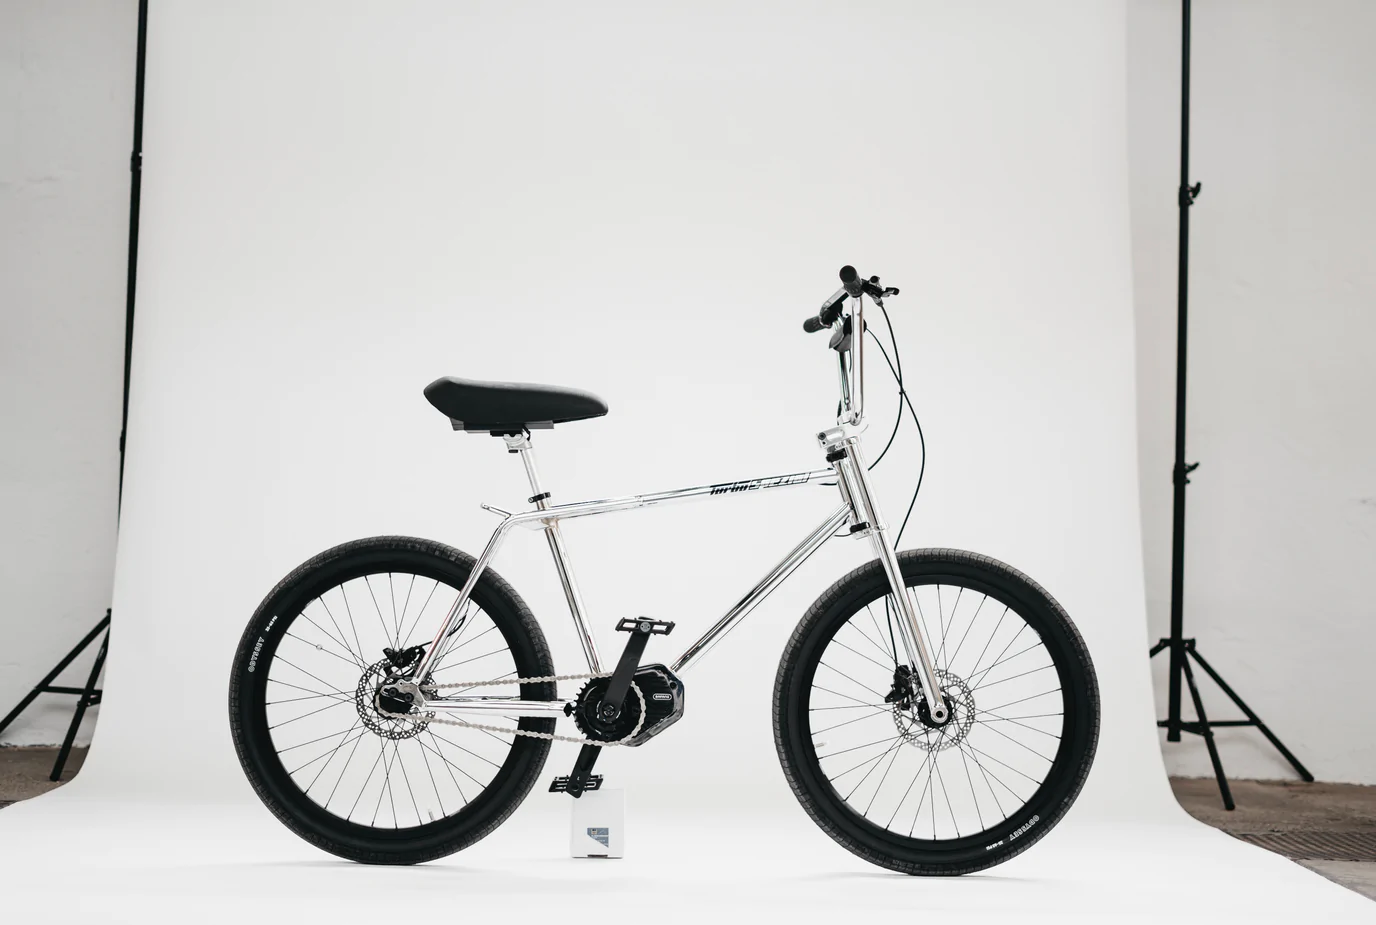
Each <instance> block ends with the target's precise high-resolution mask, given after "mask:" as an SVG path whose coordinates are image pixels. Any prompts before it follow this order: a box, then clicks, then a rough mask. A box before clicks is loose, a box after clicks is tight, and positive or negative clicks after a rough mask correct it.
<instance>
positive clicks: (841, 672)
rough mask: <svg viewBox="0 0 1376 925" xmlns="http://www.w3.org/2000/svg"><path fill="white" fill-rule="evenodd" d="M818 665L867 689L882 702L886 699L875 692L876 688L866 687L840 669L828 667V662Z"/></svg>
mask: <svg viewBox="0 0 1376 925" xmlns="http://www.w3.org/2000/svg"><path fill="white" fill-rule="evenodd" d="M818 665H819V666H821V667H822V668H831V670H832V671H834V672H836V673H837V674H839V675H840V676H841V677H843V678H845V679H846V680H847V681H850V682H851V683H852V684H857V685H859V686H860V687H863V688H865V690H867V691H869V692H870V693H871V694H873V695H874V696H876V697H878V698H879V699H880V700H883V699H884V695H883V694H881V693H879V691H877V690H875V689H874V688H872V687H870V686H868V685H866V684H861V683H860V682H859V681H857V680H855V679H854V678H852V677H851V676H850V675H848V674H846V673H845V672H844V671H841V670H840V669H838V668H833V667H832V666H831V665H828V664H827V663H826V662H818Z"/></svg>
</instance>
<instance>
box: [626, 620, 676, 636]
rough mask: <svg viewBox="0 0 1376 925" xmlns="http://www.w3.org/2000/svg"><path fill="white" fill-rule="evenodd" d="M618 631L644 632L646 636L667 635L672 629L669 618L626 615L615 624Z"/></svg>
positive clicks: (672, 625)
mask: <svg viewBox="0 0 1376 925" xmlns="http://www.w3.org/2000/svg"><path fill="white" fill-rule="evenodd" d="M616 631H617V632H618V633H644V634H645V635H647V636H668V635H669V634H670V633H672V632H673V631H674V624H673V622H672V621H670V620H652V619H650V618H649V617H635V618H631V617H627V618H626V619H625V620H622V621H621V622H620V623H618V624H616Z"/></svg>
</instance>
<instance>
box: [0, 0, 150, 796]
mask: <svg viewBox="0 0 1376 925" xmlns="http://www.w3.org/2000/svg"><path fill="white" fill-rule="evenodd" d="M147 47H148V0H139V26H138V52H137V57H136V63H135V66H134V67H135V70H134V151H133V154H132V155H130V159H129V171H130V181H129V268H128V276H127V280H128V282H127V285H126V287H125V300H124V402H123V410H122V417H121V420H120V428H119V489H118V492H119V494H118V495H117V498H118V501H117V502H116V503H117V504H118V503H119V502H120V501H122V500H123V498H124V432H125V430H126V429H127V428H128V426H129V360H130V356H131V352H132V350H133V346H134V282H135V278H136V273H137V270H138V256H139V193H140V190H141V188H142V179H143V72H144V60H145V58H146V53H147ZM102 632H104V633H105V638H104V639H102V640H101V643H100V649H99V650H97V652H96V660H95V663H94V664H93V665H92V666H91V673H90V675H89V676H88V677H87V679H86V686H85V687H65V686H63V685H58V684H53V683H52V682H53V680H54V679H56V678H57V676H58V675H59V674H61V673H62V670H63V669H64V668H66V667H67V666H68V665H70V664H71V663H72V662H73V661H75V660H76V657H77V656H78V655H80V654H81V653H82V652H83V651H85V649H86V647H87V646H89V645H90V644H91V643H92V642H94V641H95V638H96V637H97V636H99V635H100V634H101V633H102ZM109 651H110V611H109V610H106V611H105V616H104V617H102V618H101V620H100V622H99V623H97V624H96V625H95V628H94V629H93V630H91V631H90V632H89V633H87V634H86V635H85V637H83V638H82V640H81V641H80V642H78V643H77V644H76V647H75V648H73V649H72V651H70V652H68V653H67V655H66V656H65V657H64V658H63V659H62V661H60V662H58V663H57V664H56V665H55V666H54V667H53V670H52V671H49V672H48V673H47V674H46V675H45V676H44V677H43V680H42V681H39V682H38V684H36V685H35V686H34V688H33V690H31V691H29V692H28V694H26V695H25V697H24V699H23V700H21V701H19V704H18V705H17V706H16V707H15V708H14V709H13V710H11V711H10V712H9V714H8V715H6V716H5V718H4V719H3V720H0V732H4V731H5V729H6V728H7V727H8V726H9V724H10V723H12V722H14V721H15V720H16V719H17V718H18V717H19V714H21V713H23V712H24V710H25V709H26V708H27V707H28V706H29V704H31V703H33V702H34V701H35V700H36V699H38V695H39V694H68V695H72V696H75V697H76V698H77V702H76V712H75V713H74V714H73V715H72V722H71V725H70V726H68V727H67V736H66V738H64V739H63V740H62V748H61V749H60V750H59V751H58V753H57V761H56V762H55V763H54V764H53V770H52V773H51V774H50V775H48V779H49V780H60V779H61V777H62V769H63V768H64V767H66V765H67V758H68V757H69V756H70V755H71V753H72V743H73V742H74V741H76V734H77V730H78V729H80V728H81V720H82V719H83V718H84V717H85V716H86V710H87V709H88V708H89V707H93V706H95V705H97V704H98V703H100V696H101V690H100V688H98V687H96V681H97V680H99V678H100V670H101V669H102V668H104V667H105V656H106V654H107V653H108V652H109Z"/></svg>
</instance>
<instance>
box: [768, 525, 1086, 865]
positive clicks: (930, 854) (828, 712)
mask: <svg viewBox="0 0 1376 925" xmlns="http://www.w3.org/2000/svg"><path fill="white" fill-rule="evenodd" d="M898 559H899V563H900V567H901V569H902V573H903V576H904V581H905V583H906V584H907V586H908V588H909V593H910V594H911V595H912V596H913V599H914V602H915V604H916V606H917V610H918V613H919V620H920V622H921V623H922V624H923V626H924V629H925V631H926V634H927V638H928V640H929V641H930V643H931V646H932V652H933V656H934V660H935V663H936V669H937V676H938V678H939V679H940V681H941V686H942V696H943V698H944V700H945V702H946V704H947V706H948V707H949V708H950V712H951V717H950V719H949V720H948V721H947V722H945V723H944V724H941V725H937V724H935V723H934V722H933V721H932V719H931V715H930V712H929V711H928V709H927V698H926V695H925V694H924V692H922V691H921V689H920V685H919V684H918V683H917V682H916V681H915V680H909V679H910V677H911V676H912V675H913V674H914V672H912V666H911V665H908V664H906V661H907V660H906V658H905V657H903V655H902V653H903V651H904V649H903V645H902V639H901V637H900V636H899V635H898V629H897V620H898V619H899V616H898V612H897V609H896V603H895V601H894V599H893V597H892V595H891V594H890V592H889V584H888V581H887V578H886V576H885V574H884V571H883V569H882V568H881V567H880V564H879V562H878V561H875V562H871V563H869V564H867V565H864V566H862V567H860V568H858V569H856V570H855V571H854V572H852V573H851V574H849V575H847V576H846V577H844V578H842V579H841V580H840V581H838V582H836V584H834V585H833V586H832V587H831V588H830V589H828V590H827V592H826V593H825V594H823V595H822V596H821V597H820V598H819V599H818V600H817V602H816V603H815V604H813V606H812V608H811V609H810V610H809V611H808V613H807V614H806V616H804V618H803V620H802V621H801V622H800V623H799V625H798V628H797V629H796V630H795V631H794V633H793V636H792V638H791V639H790V640H789V643H788V646H787V648H786V649H785V652H784V656H783V659H782V661H781V662H780V665H779V672H778V675H777V677H776V680H775V686H774V726H775V728H774V733H775V745H776V747H777V749H778V753H779V759H780V761H781V762H782V764H783V768H784V773H785V775H786V776H787V778H788V781H789V784H790V785H791V786H792V788H793V792H794V794H795V795H796V796H797V797H798V800H799V802H801V803H802V805H803V808H804V809H805V810H807V812H808V814H809V815H811V816H812V818H813V820H814V821H815V822H816V823H817V824H818V825H819V826H820V827H821V828H822V829H823V831H825V832H826V833H827V834H828V835H830V836H831V837H832V838H833V839H835V840H836V841H837V842H839V843H840V844H842V845H844V846H845V847H846V848H847V849H849V850H850V851H852V852H854V853H855V854H857V855H859V856H860V857H863V858H865V859H866V860H868V861H871V862H872V863H875V864H878V865H880V866H882V867H887V868H890V869H892V870H897V871H902V872H904V873H909V874H963V873H969V872H971V871H976V870H981V869H984V868H987V867H991V866H993V865H995V864H998V863H1001V862H1003V861H1006V860H1008V859H1009V858H1011V857H1013V856H1014V855H1017V854H1019V853H1021V852H1022V851H1025V850H1026V849H1027V848H1029V847H1030V846H1031V845H1032V844H1034V843H1035V842H1036V841H1037V840H1038V839H1040V838H1041V837H1042V836H1044V835H1045V834H1046V833H1047V832H1048V831H1050V829H1051V827H1052V826H1054V825H1055V824H1056V823H1057V822H1058V821H1059V820H1060V818H1061V817H1062V816H1063V815H1064V814H1065V812H1066V810H1068V809H1069V808H1070V805H1071V804H1072V803H1073V802H1074V800H1075V798H1076V796H1078V794H1079V792H1080V788H1081V787H1082V786H1083V784H1084V781H1085V778H1086V776H1087V775H1088V773H1089V768H1090V764H1091V763H1092V762H1093V760H1094V750H1095V746H1096V743H1097V741H1098V735H1099V692H1098V685H1097V682H1096V680H1095V677H1094V667H1093V664H1092V663H1091V661H1090V657H1089V652H1088V651H1087V650H1086V648H1085V645H1084V642H1083V640H1081V638H1080V635H1079V633H1078V632H1077V631H1076V629H1075V627H1074V625H1073V624H1072V623H1071V622H1070V619H1069V617H1067V616H1066V614H1065V611H1064V610H1062V609H1061V607H1060V605H1059V604H1057V603H1056V602H1055V600H1053V599H1052V598H1051V596H1050V595H1048V594H1047V593H1046V592H1045V591H1044V590H1042V588H1041V587H1040V586H1038V585H1037V584H1036V583H1035V582H1033V581H1032V580H1031V579H1029V578H1028V577H1027V576H1025V575H1023V574H1022V573H1021V572H1018V571H1017V570H1015V569H1013V568H1010V567H1009V566H1007V565H1004V564H1003V563H1001V562H997V561H995V560H993V559H990V558H988V557H985V556H979V555H975V554H973V553H968V552H960V551H956V550H941V549H936V550H915V551H909V552H903V553H900V554H899V556H898Z"/></svg>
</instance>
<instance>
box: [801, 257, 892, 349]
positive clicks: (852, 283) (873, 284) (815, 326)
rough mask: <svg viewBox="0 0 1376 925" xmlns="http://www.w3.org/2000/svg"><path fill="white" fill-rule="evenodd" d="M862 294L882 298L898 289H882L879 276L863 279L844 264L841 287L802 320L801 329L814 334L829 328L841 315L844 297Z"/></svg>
mask: <svg viewBox="0 0 1376 925" xmlns="http://www.w3.org/2000/svg"><path fill="white" fill-rule="evenodd" d="M862 295H867V296H869V297H870V298H872V299H882V298H884V297H886V296H891V295H898V290H897V289H893V288H889V289H884V288H882V287H881V286H880V285H879V277H877V276H871V277H870V278H869V279H865V278H864V277H863V276H861V275H860V274H859V273H857V272H856V271H855V267H852V266H844V267H842V268H841V288H840V289H837V290H836V292H835V293H834V294H833V295H832V296H831V298H829V299H827V300H826V301H825V302H823V303H822V307H821V309H820V310H819V311H818V312H817V314H816V315H814V316H812V317H811V318H808V319H807V320H805V321H804V322H803V330H804V331H806V332H807V333H808V334H815V333H817V332H818V331H821V330H823V329H824V328H829V327H831V326H832V324H833V323H834V322H835V321H836V319H837V318H838V317H840V315H841V303H842V302H845V301H846V298H847V297H849V298H853V299H858V298H860V297H861V296H862Z"/></svg>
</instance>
